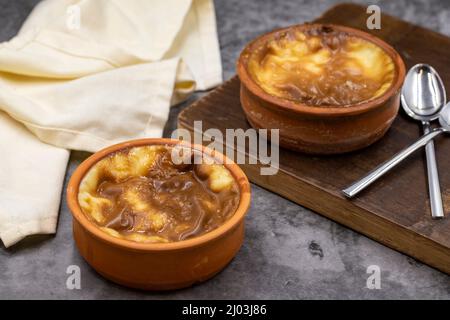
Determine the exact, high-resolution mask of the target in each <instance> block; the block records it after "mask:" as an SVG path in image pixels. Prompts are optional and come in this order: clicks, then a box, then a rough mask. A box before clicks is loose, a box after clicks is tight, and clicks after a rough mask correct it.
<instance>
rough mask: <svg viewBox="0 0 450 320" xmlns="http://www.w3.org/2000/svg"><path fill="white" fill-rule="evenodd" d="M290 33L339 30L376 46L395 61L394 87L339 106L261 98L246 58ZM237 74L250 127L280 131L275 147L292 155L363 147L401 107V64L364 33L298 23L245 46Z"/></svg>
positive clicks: (386, 126) (262, 93) (386, 47)
mask: <svg viewBox="0 0 450 320" xmlns="http://www.w3.org/2000/svg"><path fill="white" fill-rule="evenodd" d="M293 28H295V29H298V30H300V31H302V30H306V29H310V28H323V30H337V31H343V32H346V33H348V34H350V35H354V36H356V37H360V38H363V39H365V40H368V41H370V42H372V43H374V44H376V45H377V46H379V47H380V48H382V49H383V50H384V51H385V52H386V53H387V54H388V55H389V56H390V57H391V58H392V60H393V61H394V64H395V69H396V74H395V78H394V81H393V84H392V85H391V87H390V88H389V89H388V90H387V91H386V92H385V93H384V94H383V95H381V96H379V97H377V98H375V99H372V100H369V101H366V102H362V103H358V104H354V105H347V106H339V107H329V106H308V105H305V104H301V103H298V102H293V101H289V100H286V99H282V98H279V97H276V96H273V95H270V94H268V93H266V92H265V91H264V90H263V89H262V88H261V87H260V86H259V85H258V84H257V83H256V82H255V81H254V80H253V78H252V76H251V75H250V73H249V71H248V68H247V67H248V62H249V58H250V55H251V53H252V52H253V51H254V50H257V49H260V48H263V47H264V46H265V45H266V44H267V43H268V41H270V40H271V39H274V38H275V37H277V36H279V35H281V34H283V33H285V32H287V31H289V30H291V29H293ZM237 72H238V75H239V78H240V80H241V93H240V95H241V96H240V99H241V104H242V108H243V110H244V112H245V114H246V116H247V119H248V121H249V122H250V124H251V125H252V126H253V127H254V128H257V129H260V128H263V129H280V145H281V146H283V147H286V148H289V149H292V150H296V151H301V152H305V153H311V154H337V153H344V152H349V151H353V150H357V149H361V148H364V147H366V146H368V145H370V144H372V143H374V142H375V141H377V140H378V139H380V138H381V137H382V136H383V135H384V134H385V133H386V131H387V130H388V129H389V127H390V126H391V124H392V122H393V121H394V119H395V117H396V116H397V113H398V109H399V106H400V89H401V85H402V83H403V80H404V77H405V65H404V63H403V60H402V58H401V57H400V55H399V54H398V53H397V52H396V51H395V50H394V49H393V48H392V47H391V46H390V45H388V44H387V43H386V42H384V41H382V40H381V39H379V38H377V37H375V36H372V35H370V34H368V33H366V32H363V31H360V30H356V29H353V28H349V27H344V26H338V25H328V24H327V25H323V24H303V25H295V26H291V27H287V28H283V29H278V30H275V31H272V32H270V33H267V34H264V35H262V36H260V37H258V38H257V39H255V40H253V41H252V42H250V43H249V44H248V45H247V46H246V47H245V48H244V50H243V51H242V53H241V55H240V57H239V59H238V61H237Z"/></svg>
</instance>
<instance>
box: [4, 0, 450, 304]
mask: <svg viewBox="0 0 450 320" xmlns="http://www.w3.org/2000/svg"><path fill="white" fill-rule="evenodd" d="M36 2H38V1H36V0H0V41H4V40H7V39H9V38H10V37H12V36H14V34H15V33H16V32H17V30H18V28H19V27H20V25H21V23H22V22H23V20H24V19H25V18H26V16H27V14H28V13H29V11H30V10H31V9H32V7H33V5H34V4H35V3H36ZM337 2H338V1H332V0H327V1H315V0H304V1H296V0H287V1H286V0H277V1H261V0H246V1H242V0H217V1H216V12H217V19H218V30H219V37H220V43H221V52H222V61H223V67H224V78H225V79H228V78H230V77H231V76H232V75H233V74H234V63H235V59H236V57H237V55H238V54H239V52H240V50H241V49H242V47H243V45H244V44H245V43H246V42H247V41H249V40H251V39H252V38H254V37H255V36H257V35H259V34H260V33H263V32H265V31H268V30H271V29H273V28H276V27H280V26H285V25H289V24H294V23H301V22H304V21H308V20H312V19H314V17H317V16H319V15H320V14H321V13H322V12H323V11H325V10H326V9H327V8H328V7H330V6H331V5H333V4H335V3H337ZM364 3H368V2H364ZM371 3H377V4H379V5H380V6H381V8H382V10H383V11H384V12H388V13H390V14H392V15H396V16H399V17H402V18H403V19H406V20H408V21H411V22H415V23H417V24H420V25H422V26H425V27H428V28H431V29H433V30H436V31H439V32H442V33H444V34H446V35H448V36H450V3H449V2H447V1H425V0H424V1H418V0H416V1H406V0H403V1H371ZM427 62H429V63H431V64H432V63H433V61H427ZM443 76H444V77H445V76H449V75H443ZM200 95H201V94H196V95H195V97H193V98H191V99H190V100H189V101H188V102H187V103H184V104H183V105H181V106H177V107H175V108H173V109H172V112H171V118H170V122H169V124H168V126H167V130H166V133H169V132H170V131H171V130H172V129H173V128H174V126H175V119H176V115H177V114H178V112H179V111H180V110H181V109H182V108H184V107H185V106H186V105H188V104H189V103H190V102H192V101H194V100H195V99H196V98H198V97H199V96H200ZM86 156H87V154H86V153H81V152H74V153H73V154H72V157H71V160H70V164H69V168H68V172H67V177H66V180H67V178H68V177H69V176H70V175H71V173H72V172H73V170H74V169H75V167H76V166H77V165H78V164H79V163H80V162H81V161H82V160H83V159H84V158H85V157H86ZM49 192H52V191H51V190H49ZM246 226H247V233H246V239H245V243H244V246H243V247H242V249H241V251H240V252H239V253H238V255H237V256H236V258H235V259H234V260H233V261H232V263H231V264H230V265H229V266H228V267H227V268H226V269H225V270H224V271H223V272H221V273H220V274H219V275H217V276H216V277H215V278H213V279H211V280H210V281H208V282H206V283H203V284H200V285H197V286H195V287H192V288H189V289H184V290H180V291H175V292H171V293H145V292H140V291H135V290H129V289H126V288H123V287H120V286H118V285H115V284H113V283H110V282H108V281H106V280H104V279H103V278H102V277H100V276H98V275H97V274H96V273H95V271H93V270H92V269H91V268H90V267H89V266H88V265H87V264H86V263H85V262H84V261H83V259H82V258H81V257H80V256H79V254H78V252H77V249H76V248H75V247H74V243H73V240H72V235H71V216H70V213H69V211H68V208H67V206H66V203H65V199H63V201H62V205H61V212H60V218H59V226H58V232H57V234H56V235H55V236H35V237H31V238H28V239H26V240H24V241H23V242H21V243H19V244H18V245H16V246H14V247H12V248H10V249H5V248H4V247H1V246H0V298H4V299H5V298H6V299H15V298H31V299H45V298H50V299H61V298H68V299H95V298H103V299H108V298H118V299H136V298H143V299H155V298H159V299H202V298H204V299H221V298H223V299H245V298H254V299H263V298H273V299H317V298H325V299H336V298H337V299H347V298H354V299H392V298H394V299H397V298H399V299H410V298H414V299H417V298H430V299H449V298H450V277H449V276H447V275H445V274H443V273H441V272H439V271H437V270H435V269H432V268H430V267H428V266H426V265H424V264H422V263H420V262H417V261H415V260H413V259H411V258H409V257H407V256H405V255H402V254H400V253H398V252H396V251H393V250H391V249H389V248H387V247H384V246H382V245H380V244H378V243H376V242H374V241H372V240H370V239H368V238H366V237H364V236H362V235H360V234H358V233H355V232H353V231H351V230H349V229H347V228H345V227H343V226H341V225H339V224H336V223H334V222H332V221H330V220H327V219H325V218H323V217H321V216H319V215H317V214H315V213H313V212H311V211H309V210H307V209H305V208H303V207H301V206H298V205H296V204H294V203H292V202H290V201H288V200H285V199H283V198H281V197H279V196H277V195H275V194H272V193H270V192H268V191H266V190H264V189H261V188H259V187H257V186H253V199H252V208H251V210H250V212H249V215H248V219H247V221H246ZM449 231H450V230H449ZM73 264H75V265H78V266H80V268H81V272H82V281H81V282H82V289H81V290H73V291H71V290H67V289H66V285H65V282H66V277H67V275H66V268H67V266H69V265H73ZM369 265H378V266H379V267H380V268H381V289H380V290H369V289H367V288H366V279H367V276H368V275H367V274H366V268H367V267H368V266H369Z"/></svg>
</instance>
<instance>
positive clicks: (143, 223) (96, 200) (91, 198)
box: [78, 146, 239, 242]
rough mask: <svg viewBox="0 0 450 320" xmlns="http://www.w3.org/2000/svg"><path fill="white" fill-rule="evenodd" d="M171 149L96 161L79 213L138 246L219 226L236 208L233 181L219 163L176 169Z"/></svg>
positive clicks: (236, 189)
mask: <svg viewBox="0 0 450 320" xmlns="http://www.w3.org/2000/svg"><path fill="white" fill-rule="evenodd" d="M171 150H172V149H171V147H166V146H145V147H136V148H132V149H128V150H123V151H120V152H117V153H114V154H112V155H110V156H109V157H107V158H105V159H103V160H101V161H100V162H98V163H97V164H96V165H95V166H93V167H92V168H91V170H90V171H89V172H88V174H87V175H86V176H85V178H84V179H83V181H82V183H81V184H80V191H79V197H78V199H79V203H80V206H81V208H82V210H83V212H84V213H85V214H86V215H87V216H88V217H89V219H90V220H92V221H93V222H94V223H95V224H97V225H98V226H99V227H100V228H101V229H102V230H104V231H105V232H107V233H109V234H110V235H112V236H115V237H119V238H124V239H128V240H132V241H137V242H171V241H179V240H183V239H188V238H191V237H194V236H198V235H201V234H204V233H206V232H209V231H211V230H213V229H215V228H217V227H219V226H220V225H221V224H223V223H224V222H225V221H226V220H228V219H229V218H230V217H231V216H232V215H233V214H234V212H235V211H236V209H237V207H238V205H239V187H238V185H237V183H236V181H235V179H234V178H233V176H232V175H231V173H230V172H229V171H228V169H226V168H225V167H224V166H223V165H221V164H217V163H212V164H181V165H175V164H174V163H173V162H172V160H171ZM210 160H211V159H210Z"/></svg>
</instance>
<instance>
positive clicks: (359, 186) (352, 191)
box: [342, 103, 450, 198]
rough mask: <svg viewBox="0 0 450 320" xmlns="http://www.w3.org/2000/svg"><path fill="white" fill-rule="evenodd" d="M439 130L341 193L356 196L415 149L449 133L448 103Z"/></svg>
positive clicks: (427, 135)
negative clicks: (443, 133) (442, 134)
mask: <svg viewBox="0 0 450 320" xmlns="http://www.w3.org/2000/svg"><path fill="white" fill-rule="evenodd" d="M439 123H440V124H441V127H440V128H436V129H433V130H431V131H430V132H429V133H427V134H425V135H423V136H422V137H421V138H420V139H419V140H417V141H416V142H414V143H413V144H412V145H410V146H409V147H407V148H406V149H404V150H402V151H400V152H399V153H397V154H396V155H395V156H394V157H393V158H392V159H390V160H388V161H386V162H384V163H383V164H381V165H380V166H378V167H376V168H375V169H374V170H372V171H371V172H370V173H369V174H368V175H366V176H365V177H364V178H362V179H361V180H359V181H357V182H356V183H354V184H352V185H351V186H349V187H347V188H345V189H344V190H342V192H343V193H344V194H345V195H346V196H347V197H349V198H351V197H353V196H354V195H356V194H357V193H358V192H360V191H361V190H363V189H365V188H366V187H367V186H368V185H370V184H371V183H372V182H374V181H375V180H377V179H378V178H380V177H381V176H382V175H384V174H385V173H386V172H388V171H389V170H390V169H392V168H393V167H395V166H396V165H397V164H399V163H400V162H401V161H402V160H403V159H405V158H407V157H408V156H409V155H410V154H412V153H413V152H414V151H416V150H417V149H419V148H421V147H423V146H425V145H426V144H427V143H428V142H429V141H431V140H433V139H434V138H435V137H436V136H438V135H440V134H441V133H442V132H450V103H448V104H446V105H445V107H444V108H443V109H442V111H441V113H440V115H439Z"/></svg>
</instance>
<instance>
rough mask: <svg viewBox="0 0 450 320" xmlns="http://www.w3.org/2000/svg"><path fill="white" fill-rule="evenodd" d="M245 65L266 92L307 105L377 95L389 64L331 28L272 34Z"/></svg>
mask: <svg viewBox="0 0 450 320" xmlns="http://www.w3.org/2000/svg"><path fill="white" fill-rule="evenodd" d="M248 69H249V72H250V74H251V76H252V77H253V79H254V80H255V81H256V82H257V83H258V84H259V85H260V86H261V88H262V89H263V90H264V91H266V92H267V93H269V94H271V95H274V96H277V97H281V98H284V99H288V100H292V101H295V102H300V103H303V104H306V105H311V106H346V105H353V104H357V103H360V102H363V101H367V100H370V99H373V98H376V97H378V96H380V95H382V94H383V93H384V92H385V91H386V90H387V89H388V88H389V87H390V86H391V85H392V83H393V81H394V76H395V65H394V62H393V60H392V59H391V57H390V56H389V55H388V54H387V53H386V52H385V51H384V50H383V49H382V48H380V47H379V46H377V45H376V44H374V43H372V42H370V41H367V40H365V39H362V38H359V37H356V36H352V35H350V34H347V33H345V32H342V31H337V30H334V29H332V28H312V29H309V30H307V31H299V30H297V29H295V28H293V29H292V30H289V31H286V32H283V33H279V34H276V36H275V37H274V38H272V39H271V40H269V41H268V42H267V43H266V45H265V46H263V47H261V48H260V49H258V50H255V51H254V52H252V53H251V54H250V58H249V64H248Z"/></svg>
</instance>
